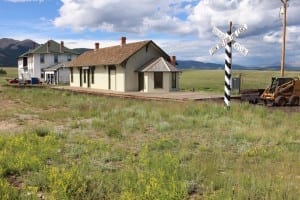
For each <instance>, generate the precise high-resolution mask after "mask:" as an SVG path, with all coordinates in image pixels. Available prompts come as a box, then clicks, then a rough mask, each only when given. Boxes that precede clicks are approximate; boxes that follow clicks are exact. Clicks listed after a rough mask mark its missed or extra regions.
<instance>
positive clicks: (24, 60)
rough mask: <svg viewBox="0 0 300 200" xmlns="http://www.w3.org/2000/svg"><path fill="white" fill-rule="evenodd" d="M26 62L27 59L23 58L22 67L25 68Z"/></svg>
mask: <svg viewBox="0 0 300 200" xmlns="http://www.w3.org/2000/svg"><path fill="white" fill-rule="evenodd" d="M27 65H28V62H27V57H24V58H23V67H27Z"/></svg>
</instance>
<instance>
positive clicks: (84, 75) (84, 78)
mask: <svg viewBox="0 0 300 200" xmlns="http://www.w3.org/2000/svg"><path fill="white" fill-rule="evenodd" d="M83 83H86V69H84V70H83Z"/></svg>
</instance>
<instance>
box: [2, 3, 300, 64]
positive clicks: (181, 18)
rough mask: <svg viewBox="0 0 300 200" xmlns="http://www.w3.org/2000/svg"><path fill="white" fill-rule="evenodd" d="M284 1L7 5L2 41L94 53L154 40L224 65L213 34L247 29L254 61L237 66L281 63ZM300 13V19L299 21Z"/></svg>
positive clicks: (292, 21)
mask: <svg viewBox="0 0 300 200" xmlns="http://www.w3.org/2000/svg"><path fill="white" fill-rule="evenodd" d="M281 6H282V3H281V0H0V20H1V21H0V38H4V37H5V38H14V39H19V40H23V39H27V38H28V39H32V40H35V41H37V42H39V43H44V42H46V41H47V40H49V39H53V40H57V41H64V42H65V45H66V46H67V47H70V48H75V47H87V48H93V44H94V43H95V42H100V46H102V47H104V46H109V45H116V44H119V39H120V38H121V37H122V36H126V37H127V40H128V42H134V41H140V40H153V41H154V42H155V43H157V44H158V45H160V46H161V47H162V48H163V49H164V50H165V51H166V52H167V53H169V54H170V55H176V56H177V58H178V59H181V60H198V61H203V62H216V63H223V62H224V51H223V50H220V51H219V52H218V53H216V54H215V55H213V56H210V55H209V49H210V48H211V47H213V46H214V45H215V44H217V43H218V42H219V39H218V38H217V37H216V36H215V35H213V34H212V28H213V27H214V26H216V27H218V28H219V29H220V30H222V31H223V32H226V31H227V30H228V27H229V22H230V21H232V22H233V25H234V28H235V29H236V28H239V27H240V26H241V25H243V24H247V25H248V30H247V31H246V32H245V33H242V34H241V35H240V36H239V38H237V39H236V40H237V41H238V42H239V43H240V44H242V45H243V46H245V47H246V48H248V49H249V54H248V56H246V57H245V56H242V55H241V54H239V53H238V52H237V51H235V50H234V51H233V62H234V63H235V64H241V65H245V66H264V65H270V64H279V63H280V53H281V32H282V21H281V15H280V11H281V9H280V8H281ZM299 11H300V0H289V7H288V12H287V15H288V27H287V61H286V62H287V63H289V64H290V65H294V66H298V67H300V48H299V47H300V17H299V14H298V13H299ZM297 14H298V16H297Z"/></svg>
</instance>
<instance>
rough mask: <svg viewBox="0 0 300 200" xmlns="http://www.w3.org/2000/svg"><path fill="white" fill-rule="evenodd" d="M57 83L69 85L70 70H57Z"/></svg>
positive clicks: (64, 68) (65, 68)
mask: <svg viewBox="0 0 300 200" xmlns="http://www.w3.org/2000/svg"><path fill="white" fill-rule="evenodd" d="M58 81H59V83H69V82H70V69H69V68H67V67H62V68H59V69H58Z"/></svg>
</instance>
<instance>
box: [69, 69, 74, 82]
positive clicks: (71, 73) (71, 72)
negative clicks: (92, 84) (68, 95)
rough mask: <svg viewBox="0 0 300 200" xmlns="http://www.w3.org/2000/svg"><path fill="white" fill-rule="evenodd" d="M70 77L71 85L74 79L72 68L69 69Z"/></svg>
mask: <svg viewBox="0 0 300 200" xmlns="http://www.w3.org/2000/svg"><path fill="white" fill-rule="evenodd" d="M70 75H71V83H73V81H74V78H73V68H70Z"/></svg>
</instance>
